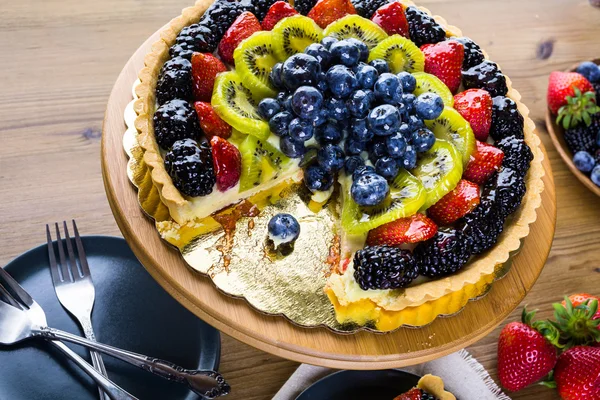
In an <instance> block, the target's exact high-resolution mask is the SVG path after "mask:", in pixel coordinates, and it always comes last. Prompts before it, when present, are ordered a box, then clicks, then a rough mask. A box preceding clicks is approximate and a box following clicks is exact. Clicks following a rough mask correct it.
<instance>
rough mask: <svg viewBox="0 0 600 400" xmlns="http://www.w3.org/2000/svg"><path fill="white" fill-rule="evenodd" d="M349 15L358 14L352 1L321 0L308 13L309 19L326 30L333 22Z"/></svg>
mask: <svg viewBox="0 0 600 400" xmlns="http://www.w3.org/2000/svg"><path fill="white" fill-rule="evenodd" d="M348 14H356V10H355V9H354V6H353V5H352V3H351V2H350V0H319V1H317V3H316V4H315V6H314V7H313V8H312V10H310V12H309V13H308V17H309V18H312V19H313V20H314V21H315V22H316V23H317V25H319V26H320V27H321V28H323V29H325V27H326V26H327V25H329V24H330V23H332V22H333V21H337V20H338V19H340V18H342V17H344V16H346V15H348Z"/></svg>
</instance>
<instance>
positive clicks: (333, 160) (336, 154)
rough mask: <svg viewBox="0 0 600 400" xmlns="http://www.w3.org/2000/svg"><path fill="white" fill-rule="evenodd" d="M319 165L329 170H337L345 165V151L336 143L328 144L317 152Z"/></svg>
mask: <svg viewBox="0 0 600 400" xmlns="http://www.w3.org/2000/svg"><path fill="white" fill-rule="evenodd" d="M317 161H318V162H319V165H320V166H321V167H322V168H324V169H326V170H327V171H332V172H337V171H339V170H340V169H342V168H343V167H344V151H343V150H342V148H341V147H340V146H338V145H335V144H326V145H325V146H323V147H321V148H320V149H319V151H318V152H317Z"/></svg>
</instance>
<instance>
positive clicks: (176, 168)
mask: <svg viewBox="0 0 600 400" xmlns="http://www.w3.org/2000/svg"><path fill="white" fill-rule="evenodd" d="M165 168H166V170H167V172H168V173H169V176H171V179H172V180H173V184H174V185H175V187H176V188H177V189H179V191H180V192H181V193H183V194H185V195H187V196H192V197H196V196H206V195H208V194H210V193H211V192H212V190H213V186H214V185H215V183H216V181H217V179H216V178H215V170H214V167H213V159H212V151H211V149H210V145H209V144H208V142H206V141H202V142H201V143H200V144H198V142H196V141H195V140H192V139H183V140H178V141H176V142H175V143H174V144H173V147H171V150H169V151H168V152H167V154H166V155H165Z"/></svg>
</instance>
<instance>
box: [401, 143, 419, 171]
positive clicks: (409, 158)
mask: <svg viewBox="0 0 600 400" xmlns="http://www.w3.org/2000/svg"><path fill="white" fill-rule="evenodd" d="M398 162H399V164H400V165H399V167H400V168H405V169H413V168H415V167H416V166H417V152H416V151H415V149H414V147H413V146H411V145H408V146H406V150H405V151H404V155H403V156H402V158H400V159H399V160H398Z"/></svg>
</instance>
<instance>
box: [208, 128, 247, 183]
mask: <svg viewBox="0 0 600 400" xmlns="http://www.w3.org/2000/svg"><path fill="white" fill-rule="evenodd" d="M210 146H211V149H212V156H213V165H214V168H215V175H216V176H217V189H219V191H221V192H224V191H226V190H227V189H229V188H232V187H234V186H235V185H236V184H237V183H238V181H239V180H240V175H241V171H242V156H241V154H240V151H239V150H238V148H237V147H235V146H234V145H233V144H231V143H229V142H228V141H227V140H225V139H223V138H220V137H218V136H213V138H212V139H211V140H210Z"/></svg>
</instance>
